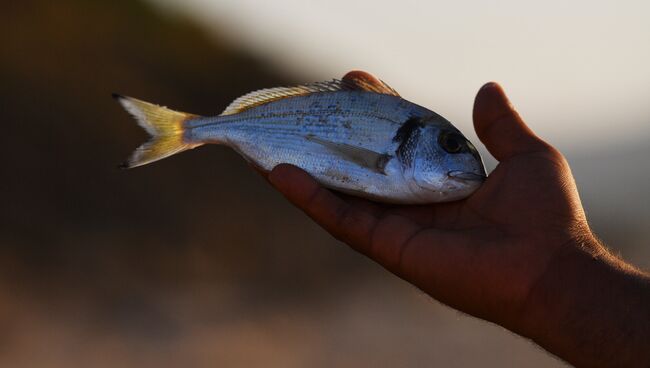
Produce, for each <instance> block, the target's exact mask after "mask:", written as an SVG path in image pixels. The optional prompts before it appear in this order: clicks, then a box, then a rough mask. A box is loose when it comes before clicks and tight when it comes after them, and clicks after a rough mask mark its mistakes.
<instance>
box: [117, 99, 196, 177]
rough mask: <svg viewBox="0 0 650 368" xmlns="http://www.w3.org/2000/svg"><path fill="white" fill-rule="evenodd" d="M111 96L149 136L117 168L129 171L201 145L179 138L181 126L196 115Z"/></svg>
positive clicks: (181, 135)
mask: <svg viewBox="0 0 650 368" xmlns="http://www.w3.org/2000/svg"><path fill="white" fill-rule="evenodd" d="M113 97H114V98H115V99H116V100H117V101H118V102H119V103H120V104H121V105H122V106H123V107H124V109H125V110H126V111H128V112H129V113H130V114H131V115H133V117H134V118H135V119H136V120H137V122H138V124H139V125H140V126H141V127H142V128H144V130H146V131H147V133H149V134H150V135H151V139H150V140H149V141H148V142H146V143H145V144H143V145H141V146H140V147H138V148H137V149H136V150H135V152H133V154H132V155H131V157H130V158H129V159H128V160H127V161H126V162H124V163H123V164H122V165H121V166H120V167H122V168H127V169H130V168H132V167H136V166H142V165H146V164H148V163H151V162H154V161H158V160H160V159H163V158H165V157H169V156H171V155H173V154H175V153H179V152H182V151H185V150H188V149H191V148H194V147H197V146H200V145H201V143H194V142H186V141H185V140H184V139H183V133H184V130H185V128H184V125H183V123H184V122H185V121H186V120H188V119H191V118H195V117H197V116H196V115H192V114H186V113H183V112H178V111H173V110H169V109H167V108H165V107H161V106H158V105H154V104H151V103H148V102H144V101H140V100H138V99H135V98H131V97H125V96H120V95H118V94H114V95H113Z"/></svg>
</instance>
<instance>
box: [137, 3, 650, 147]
mask: <svg viewBox="0 0 650 368" xmlns="http://www.w3.org/2000/svg"><path fill="white" fill-rule="evenodd" d="M149 1H152V2H153V3H155V4H157V5H160V6H161V9H164V10H165V9H166V10H170V11H172V12H173V13H180V14H184V15H188V16H190V17H192V18H194V19H196V20H198V21H199V22H200V23H201V24H203V25H204V26H205V27H206V28H207V29H208V30H211V31H214V32H215V34H216V33H217V32H218V34H219V35H220V37H226V38H227V39H229V40H230V41H231V42H234V43H236V44H238V45H241V46H242V47H243V48H245V49H248V50H251V51H252V52H254V53H256V54H258V55H260V56H262V57H264V58H265V59H266V60H269V63H270V64H271V67H274V68H279V69H281V70H286V71H290V72H291V73H293V74H294V75H296V76H297V77H298V78H303V79H304V80H305V81H315V80H327V79H332V78H336V77H339V78H340V77H341V76H343V74H345V72H347V71H348V70H352V69H361V70H366V71H369V72H371V73H373V74H375V75H377V76H378V77H379V78H381V79H382V80H384V81H386V82H387V83H389V84H390V85H391V86H393V87H394V88H395V89H396V90H397V91H398V92H400V94H401V95H402V96H403V97H405V98H406V99H408V100H410V101H412V102H415V103H418V104H420V105H423V106H425V107H428V108H430V109H432V110H434V111H436V112H438V113H439V114H441V115H443V116H445V117H446V118H447V119H449V120H450V121H452V122H453V123H454V124H455V125H456V126H458V127H459V128H460V129H461V130H462V131H463V132H464V133H466V135H467V136H468V137H470V139H472V137H475V135H474V134H473V131H472V126H471V108H472V103H473V99H474V96H475V94H476V91H477V90H478V89H479V88H480V86H481V85H482V84H483V83H485V82H487V81H492V80H493V81H497V82H499V83H501V84H502V85H503V86H504V88H505V89H506V91H507V92H508V93H509V95H510V97H511V99H512V101H513V103H514V104H515V106H516V107H517V109H518V110H519V112H520V113H521V114H522V115H523V116H524V118H525V119H526V120H527V122H528V123H529V124H530V125H531V126H532V127H533V129H534V130H535V131H536V132H537V133H538V134H540V135H541V136H542V137H544V138H546V139H547V140H549V141H551V142H552V143H554V144H556V145H557V146H559V147H560V148H561V149H567V150H584V149H588V150H593V149H598V148H599V147H600V148H612V147H614V148H615V147H617V146H620V145H621V144H634V145H638V144H644V143H645V142H647V141H648V138H650V22H649V21H648V20H649V19H650V2H648V1H625V0H624V1H598V0H595V1H594V0H590V1H585V0H575V1H565V0H564V1H561V0H550V1H517V0H501V1H468V0H459V1H446V2H441V1H417V0H400V1H380V0H374V1H370V0H368V1H366V0H364V1H350V0H328V1H304V0H303V1H297V0H276V1H260V0H149ZM263 87H271V86H260V88H263ZM234 97H236V96H233V98H234Z"/></svg>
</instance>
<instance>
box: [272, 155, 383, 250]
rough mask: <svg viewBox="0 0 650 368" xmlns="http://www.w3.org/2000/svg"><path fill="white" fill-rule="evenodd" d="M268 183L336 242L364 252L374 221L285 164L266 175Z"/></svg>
mask: <svg viewBox="0 0 650 368" xmlns="http://www.w3.org/2000/svg"><path fill="white" fill-rule="evenodd" d="M268 178H269V182H270V183H271V184H272V185H273V186H274V187H275V188H276V189H278V190H279V191H280V192H281V193H282V194H283V195H284V196H285V197H286V198H287V199H288V200H289V201H290V202H291V203H293V204H294V205H295V206H296V207H298V208H300V209H301V210H303V211H304V212H305V213H306V214H307V215H308V216H309V217H311V218H312V219H313V220H314V221H316V222H317V223H318V224H319V225H321V226H322V227H324V228H325V230H327V231H328V232H330V233H331V234H332V235H334V236H335V237H336V238H338V239H340V240H342V241H345V242H347V243H350V245H352V246H353V247H355V248H366V247H368V245H369V244H368V243H369V241H370V231H371V229H372V228H373V227H374V225H375V224H376V222H377V217H376V216H374V215H373V214H372V213H371V212H369V211H363V210H361V209H359V208H357V207H353V206H351V205H350V204H349V203H347V202H346V201H344V200H343V199H341V198H339V197H338V196H336V195H335V194H333V193H332V192H330V191H329V190H327V189H325V188H323V187H322V186H320V185H319V184H318V183H317V182H316V180H314V179H313V178H312V177H311V176H310V175H309V174H308V173H306V172H305V171H303V170H301V169H299V168H297V167H295V166H292V165H287V164H281V165H278V166H276V167H275V168H274V169H273V170H271V172H270V173H269V176H268Z"/></svg>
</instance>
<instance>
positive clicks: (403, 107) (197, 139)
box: [113, 71, 487, 204]
mask: <svg viewBox="0 0 650 368" xmlns="http://www.w3.org/2000/svg"><path fill="white" fill-rule="evenodd" d="M113 97H115V98H116V99H117V100H118V102H119V103H120V104H121V105H122V107H124V109H125V110H126V111H127V112H129V113H130V114H131V115H132V116H133V117H134V118H135V120H136V121H137V123H138V124H139V125H140V126H141V127H142V128H143V129H144V130H145V131H146V132H148V133H149V134H150V135H151V139H150V140H149V141H148V142H146V143H144V144H143V145H141V146H140V147H138V148H137V149H136V150H135V151H134V152H133V154H132V155H131V157H130V158H129V159H128V160H127V161H126V162H125V163H124V164H123V165H122V167H124V168H133V167H138V166H142V165H146V164H149V163H151V162H154V161H157V160H160V159H163V158H166V157H169V156H171V155H174V154H176V153H180V152H182V151H186V150H189V149H193V148H196V147H199V146H201V145H204V144H220V145H225V146H228V147H231V148H232V149H234V150H235V151H236V152H237V153H239V154H240V155H241V156H242V157H243V158H244V159H245V160H247V161H248V162H250V163H251V164H252V165H253V166H254V167H256V168H258V169H259V170H261V171H262V172H269V171H271V170H272V169H273V168H274V167H275V166H277V165H279V164H282V163H287V164H292V165H295V166H297V167H299V168H301V169H303V170H305V171H307V172H308V173H309V174H310V175H312V176H313V177H314V178H315V180H316V181H318V182H319V183H320V184H321V185H323V186H325V187H327V188H330V189H333V190H335V191H339V192H342V193H346V194H350V195H353V196H358V197H363V198H367V199H370V200H373V201H376V202H383V203H393V204H426V203H439V202H450V201H455V200H460V199H463V198H466V197H468V196H469V195H471V194H472V193H473V192H474V191H475V190H476V189H478V188H479V187H480V185H481V184H482V183H483V182H484V180H485V179H486V177H487V175H486V172H485V167H484V165H483V160H482V158H481V156H480V154H479V153H478V151H477V150H476V148H475V146H474V145H473V144H472V143H471V142H470V141H469V140H468V139H467V138H465V136H464V135H463V134H462V133H461V132H460V131H459V130H458V129H457V128H456V127H454V126H453V125H452V124H451V123H450V122H449V121H448V120H446V119H445V118H443V117H442V116H440V115H438V114H437V113H435V112H433V111H431V110H429V109H427V108H425V107H422V106H420V105H417V104H415V103H412V102H410V101H408V100H406V99H404V98H402V97H401V96H400V95H399V94H398V93H397V91H395V89H393V88H392V87H390V86H389V85H388V84H387V83H385V82H383V81H381V80H380V79H378V78H376V77H375V76H373V75H372V74H370V73H367V72H363V71H351V72H349V73H347V74H346V75H345V76H344V77H343V78H341V79H333V80H330V81H326V82H315V83H307V84H302V85H297V86H293V87H274V88H267V89H261V90H258V91H254V92H251V93H248V94H246V95H244V96H242V97H239V98H237V99H235V100H234V101H233V102H232V103H231V104H230V105H228V106H227V107H226V109H225V110H224V111H223V112H222V113H221V114H220V115H218V116H210V117H205V116H198V115H194V114H188V113H183V112H178V111H174V110H171V109H168V108H166V107H162V106H158V105H155V104H152V103H148V102H145V101H142V100H138V99H135V98H132V97H126V96H123V95H119V94H114V96H113Z"/></svg>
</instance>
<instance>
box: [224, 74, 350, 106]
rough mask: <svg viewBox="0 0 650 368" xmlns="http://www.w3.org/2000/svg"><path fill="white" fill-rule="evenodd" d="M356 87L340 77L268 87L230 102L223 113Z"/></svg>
mask: <svg viewBox="0 0 650 368" xmlns="http://www.w3.org/2000/svg"><path fill="white" fill-rule="evenodd" d="M356 89H357V88H356V86H355V84H353V83H350V82H347V81H343V80H339V79H333V80H331V81H328V82H316V83H309V84H302V85H298V86H294V87H275V88H266V89H261V90H259V91H254V92H251V93H248V94H245V95H243V96H241V97H239V98H238V99H236V100H235V101H233V102H232V103H230V105H228V107H226V109H225V110H224V111H223V112H222V113H221V115H232V114H237V113H239V112H242V111H244V110H248V109H250V108H252V107H255V106H259V105H263V104H266V103H269V102H272V101H275V100H279V99H282V98H286V97H293V96H305V95H308V94H311V93H318V92H336V91H354V90H356Z"/></svg>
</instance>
